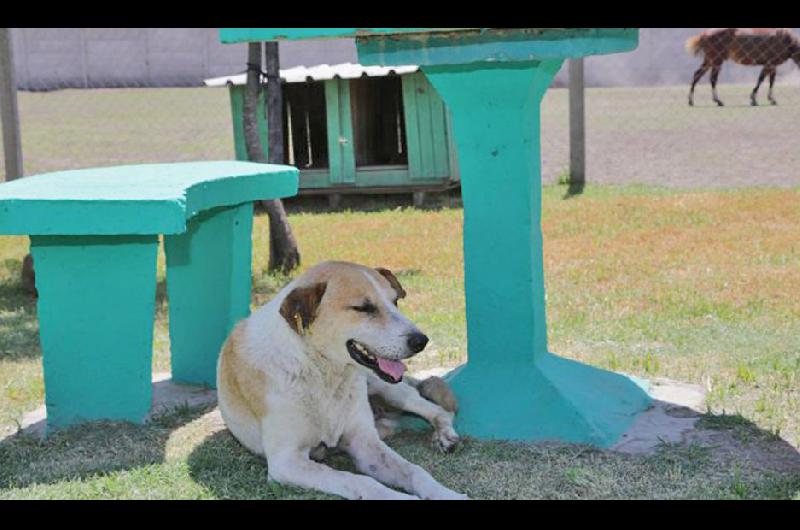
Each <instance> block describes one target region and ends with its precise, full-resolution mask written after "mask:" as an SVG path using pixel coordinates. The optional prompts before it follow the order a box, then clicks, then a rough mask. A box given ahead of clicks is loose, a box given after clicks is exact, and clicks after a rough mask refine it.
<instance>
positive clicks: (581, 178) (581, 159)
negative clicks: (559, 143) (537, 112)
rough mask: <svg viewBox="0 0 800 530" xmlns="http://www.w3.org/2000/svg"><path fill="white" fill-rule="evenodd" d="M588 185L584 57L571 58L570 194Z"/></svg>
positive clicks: (578, 191)
mask: <svg viewBox="0 0 800 530" xmlns="http://www.w3.org/2000/svg"><path fill="white" fill-rule="evenodd" d="M585 185H586V127H585V112H584V94H583V58H579V59H569V192H568V194H569V195H574V194H577V193H581V192H582V191H583V187H584V186H585Z"/></svg>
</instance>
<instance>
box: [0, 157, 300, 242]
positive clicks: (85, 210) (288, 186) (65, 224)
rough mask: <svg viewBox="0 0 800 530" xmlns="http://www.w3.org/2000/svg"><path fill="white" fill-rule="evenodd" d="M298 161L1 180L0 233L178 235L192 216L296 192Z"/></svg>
mask: <svg viewBox="0 0 800 530" xmlns="http://www.w3.org/2000/svg"><path fill="white" fill-rule="evenodd" d="M297 186H298V171H297V169H296V168H294V167H291V166H283V165H273V164H256V163H252V162H239V161H216V162H196V163H178V164H143V165H132V166H117V167H107V168H92V169H80V170H72V171H59V172H54V173H46V174H42V175H33V176H30V177H26V178H24V179H18V180H15V181H12V182H7V183H4V184H1V185H0V234H9V235H11V234H18V235H28V234H31V235H32V234H36V235H110V234H178V233H182V232H184V231H185V230H186V221H187V219H189V218H191V217H193V216H194V215H196V214H197V213H198V212H200V211H203V210H207V209H209V208H215V207H218V206H232V205H235V204H241V203H243V202H249V201H254V200H263V199H277V198H281V197H288V196H292V195H295V194H296V193H297Z"/></svg>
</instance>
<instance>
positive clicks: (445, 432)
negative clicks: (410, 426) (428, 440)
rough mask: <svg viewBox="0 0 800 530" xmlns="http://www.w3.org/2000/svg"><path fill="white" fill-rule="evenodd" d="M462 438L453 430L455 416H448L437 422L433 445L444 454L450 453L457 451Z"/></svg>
mask: <svg viewBox="0 0 800 530" xmlns="http://www.w3.org/2000/svg"><path fill="white" fill-rule="evenodd" d="M459 441H461V437H459V436H458V433H457V432H456V430H455V429H454V428H453V415H452V414H448V415H447V416H445V417H443V418H441V419H440V420H439V421H437V422H436V426H435V428H434V429H433V444H434V445H435V446H436V447H437V448H438V449H439V450H440V451H442V452H445V453H449V452H451V451H453V449H455V447H456V445H458V442H459Z"/></svg>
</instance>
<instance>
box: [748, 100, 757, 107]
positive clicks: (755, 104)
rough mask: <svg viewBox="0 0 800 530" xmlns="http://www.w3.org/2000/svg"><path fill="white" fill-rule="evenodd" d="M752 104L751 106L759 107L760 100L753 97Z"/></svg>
mask: <svg viewBox="0 0 800 530" xmlns="http://www.w3.org/2000/svg"><path fill="white" fill-rule="evenodd" d="M750 106H751V107H758V101H756V100H754V99H751V100H750Z"/></svg>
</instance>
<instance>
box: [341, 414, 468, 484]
mask: <svg viewBox="0 0 800 530" xmlns="http://www.w3.org/2000/svg"><path fill="white" fill-rule="evenodd" d="M340 446H341V447H342V449H344V450H345V451H347V452H348V453H349V454H350V455H351V456H352V457H353V460H354V461H355V464H356V467H357V468H358V470H359V471H361V472H362V473H366V474H367V475H370V476H372V477H375V478H376V479H377V480H379V481H381V482H383V483H384V484H387V485H389V486H393V487H397V488H402V489H404V490H406V491H409V492H411V493H414V494H415V495H418V496H419V497H421V498H423V499H432V500H466V499H468V497H467V496H466V495H463V494H461V493H457V492H455V491H453V490H451V489H449V488H446V487H445V486H442V485H441V484H439V483H438V482H436V479H434V478H433V477H432V476H431V475H430V474H429V473H428V472H427V471H425V470H424V469H422V468H421V467H420V466H418V465H416V464H412V463H411V462H409V461H407V460H405V459H404V458H403V457H401V456H400V455H398V454H397V453H396V452H394V451H393V450H392V448H391V447H389V446H388V445H386V444H385V443H383V441H381V439H380V438H378V433H377V431H376V430H375V427H374V426H373V425H361V426H357V428H356V429H355V430H354V431H353V432H352V433H346V434H345V436H344V438H343V439H342V442H341V444H340Z"/></svg>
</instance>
